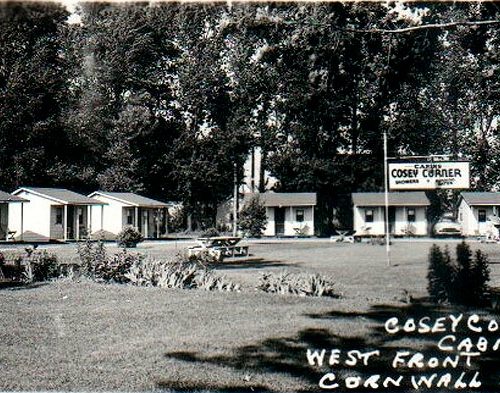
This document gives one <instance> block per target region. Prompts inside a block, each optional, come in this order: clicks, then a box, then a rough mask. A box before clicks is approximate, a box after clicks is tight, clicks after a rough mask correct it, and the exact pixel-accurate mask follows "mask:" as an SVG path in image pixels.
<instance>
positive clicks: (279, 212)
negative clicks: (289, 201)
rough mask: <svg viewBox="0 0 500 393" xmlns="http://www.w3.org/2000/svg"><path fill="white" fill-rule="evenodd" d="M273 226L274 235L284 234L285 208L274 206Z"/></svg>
mask: <svg viewBox="0 0 500 393" xmlns="http://www.w3.org/2000/svg"><path fill="white" fill-rule="evenodd" d="M274 226H275V234H276V236H284V235H285V208H284V207H275V208H274Z"/></svg>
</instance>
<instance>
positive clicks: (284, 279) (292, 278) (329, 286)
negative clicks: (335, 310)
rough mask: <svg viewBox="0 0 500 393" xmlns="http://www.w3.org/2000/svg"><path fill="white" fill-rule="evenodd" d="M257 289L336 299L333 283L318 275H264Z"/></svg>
mask: <svg viewBox="0 0 500 393" xmlns="http://www.w3.org/2000/svg"><path fill="white" fill-rule="evenodd" d="M257 289H260V290H262V291H264V292H269V293H278V294H281V295H287V294H291V295H298V296H316V297H320V296H328V297H338V294H337V293H336V291H335V290H334V284H333V282H332V281H331V280H330V279H326V278H323V277H321V276H320V275H319V274H308V275H307V274H292V273H289V272H281V273H279V274H274V273H265V274H263V275H262V276H261V277H260V279H259V283H258V285H257Z"/></svg>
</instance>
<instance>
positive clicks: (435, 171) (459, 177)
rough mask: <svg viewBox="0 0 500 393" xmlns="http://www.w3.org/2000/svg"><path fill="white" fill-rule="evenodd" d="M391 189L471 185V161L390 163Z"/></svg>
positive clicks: (429, 188) (459, 187)
mask: <svg viewBox="0 0 500 393" xmlns="http://www.w3.org/2000/svg"><path fill="white" fill-rule="evenodd" d="M388 172H389V173H388V175H389V189H391V190H434V189H439V188H446V189H467V188H469V187H470V180H469V162H467V161H436V162H428V161H427V162H398V163H389V164H388Z"/></svg>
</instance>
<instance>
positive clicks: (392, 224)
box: [389, 206, 396, 234]
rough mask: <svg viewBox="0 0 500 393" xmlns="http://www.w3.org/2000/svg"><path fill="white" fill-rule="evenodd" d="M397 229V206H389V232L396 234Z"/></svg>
mask: <svg viewBox="0 0 500 393" xmlns="http://www.w3.org/2000/svg"><path fill="white" fill-rule="evenodd" d="M395 231H396V208H395V207H394V206H389V233H391V234H394V233H395Z"/></svg>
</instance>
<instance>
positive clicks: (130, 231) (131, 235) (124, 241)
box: [116, 225, 144, 248]
mask: <svg viewBox="0 0 500 393" xmlns="http://www.w3.org/2000/svg"><path fill="white" fill-rule="evenodd" d="M116 240H117V242H118V245H119V246H120V247H128V248H132V247H136V246H137V244H138V243H140V242H142V241H143V240H144V237H143V236H142V234H141V233H140V232H139V231H138V230H137V229H135V228H134V227H133V226H132V225H127V226H125V227H124V228H123V229H122V230H121V231H120V233H119V234H118V236H117V239H116Z"/></svg>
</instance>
